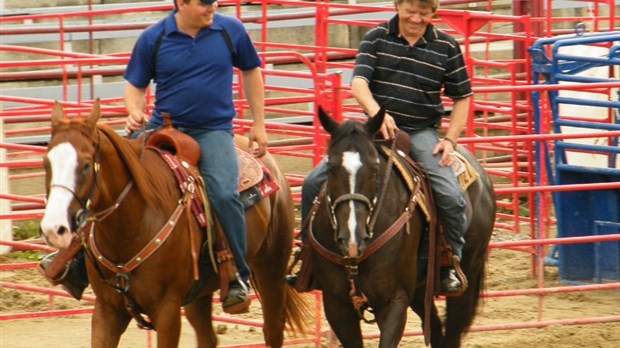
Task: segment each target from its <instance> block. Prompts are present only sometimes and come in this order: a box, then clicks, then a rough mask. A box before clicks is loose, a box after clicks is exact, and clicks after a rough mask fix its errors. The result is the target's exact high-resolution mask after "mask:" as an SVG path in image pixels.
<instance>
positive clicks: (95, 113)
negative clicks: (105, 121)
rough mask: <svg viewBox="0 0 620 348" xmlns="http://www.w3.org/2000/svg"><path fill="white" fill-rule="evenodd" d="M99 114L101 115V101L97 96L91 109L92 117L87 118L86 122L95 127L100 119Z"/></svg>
mask: <svg viewBox="0 0 620 348" xmlns="http://www.w3.org/2000/svg"><path fill="white" fill-rule="evenodd" d="M99 116H101V101H100V100H99V98H97V99H96V100H95V103H94V104H93V108H92V109H91V110H90V117H89V118H88V120H86V123H88V125H89V126H91V127H93V128H94V127H95V125H96V124H97V121H98V120H99Z"/></svg>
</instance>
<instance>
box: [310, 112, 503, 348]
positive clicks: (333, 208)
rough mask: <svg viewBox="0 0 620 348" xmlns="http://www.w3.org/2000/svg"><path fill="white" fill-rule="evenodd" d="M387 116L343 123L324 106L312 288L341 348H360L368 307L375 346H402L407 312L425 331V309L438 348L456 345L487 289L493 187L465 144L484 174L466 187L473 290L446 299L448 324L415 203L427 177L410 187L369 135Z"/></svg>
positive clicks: (466, 265)
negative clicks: (434, 293)
mask: <svg viewBox="0 0 620 348" xmlns="http://www.w3.org/2000/svg"><path fill="white" fill-rule="evenodd" d="M384 115H385V113H384V111H383V110H381V111H380V112H379V114H377V115H376V116H375V117H372V118H370V119H369V120H368V121H367V122H366V123H365V124H363V123H360V122H357V121H353V120H346V121H344V122H342V123H338V122H336V121H335V120H333V119H332V118H330V117H329V116H327V115H326V114H325V112H324V111H323V110H322V109H319V119H320V121H321V124H322V125H323V128H325V130H327V131H328V132H329V133H330V134H331V140H330V142H329V145H328V149H327V166H328V171H327V182H326V186H325V187H324V188H323V190H322V193H321V194H320V195H319V199H318V200H316V201H315V206H314V207H313V209H312V212H311V214H310V221H309V229H308V237H307V239H309V240H310V245H311V248H310V249H311V254H310V257H311V260H310V261H311V262H310V264H311V265H312V269H313V271H312V274H313V279H314V282H315V283H314V284H315V285H316V286H317V288H319V289H321V290H322V291H323V303H324V310H325V314H326V317H327V320H328V322H329V324H330V325H331V327H332V329H333V331H334V332H335V334H336V336H337V337H338V339H339V340H340V342H341V343H342V346H343V347H345V348H351V347H355V348H356V347H362V346H363V342H362V333H361V329H360V322H361V320H364V321H367V322H371V321H373V318H371V317H370V315H369V313H367V312H366V310H368V311H370V312H371V314H372V315H374V320H376V323H377V325H378V327H379V330H380V332H381V334H380V340H379V347H396V346H398V344H399V342H400V340H401V338H402V335H403V331H404V329H405V325H406V321H407V308H408V307H411V309H412V310H413V311H414V312H415V313H417V314H418V315H419V316H420V318H421V319H422V321H423V326H424V324H425V313H426V312H425V310H428V311H429V312H428V318H429V319H428V321H426V324H427V330H425V331H427V332H426V334H427V335H429V336H426V337H427V338H428V339H429V340H430V344H431V345H432V347H446V348H447V347H450V348H454V347H459V346H460V342H461V338H462V336H463V335H464V333H465V332H466V331H467V328H468V327H469V326H470V325H471V324H472V321H473V319H474V317H475V315H476V308H477V306H478V300H479V298H480V293H481V291H482V289H483V282H484V277H485V263H486V253H487V246H488V242H489V240H490V237H491V232H492V229H493V224H494V220H495V198H494V192H493V187H492V184H491V181H490V180H489V178H488V176H487V175H486V174H485V172H484V170H483V168H482V167H481V166H480V165H479V163H478V162H477V160H476V159H475V157H474V156H472V155H471V153H469V152H468V151H467V150H466V149H464V148H463V147H459V150H458V151H459V153H461V154H463V155H464V156H465V157H466V158H467V160H468V161H469V162H470V163H471V165H472V166H473V167H474V168H475V171H477V173H478V174H479V178H478V179H477V180H476V181H475V182H474V183H472V184H471V185H470V186H469V187H468V188H467V190H466V200H467V203H468V211H467V215H468V221H470V225H469V228H468V230H467V233H466V235H465V239H466V241H467V244H466V246H465V249H464V251H463V262H462V264H461V266H462V269H463V271H464V273H465V275H466V276H467V278H468V279H469V288H468V289H467V290H466V291H465V292H464V293H463V294H462V295H461V296H459V297H450V298H447V313H446V319H445V326H444V324H442V322H441V320H440V319H439V316H438V313H437V309H436V307H435V304H434V302H433V301H432V297H431V296H429V295H425V291H426V279H427V278H426V270H427V262H426V259H427V254H428V250H427V249H428V240H427V239H428V229H429V223H428V222H427V218H426V216H425V214H424V213H423V212H422V209H421V208H420V205H419V204H418V201H419V194H420V193H421V192H422V191H423V189H419V186H418V185H419V182H422V181H424V180H426V179H425V178H424V175H425V173H424V172H418V173H416V174H415V178H414V180H413V182H414V183H418V184H416V186H414V189H413V190H411V189H409V186H407V185H406V183H405V180H404V179H403V177H402V176H400V174H398V173H397V171H396V170H395V169H394V168H395V165H392V166H389V167H388V163H390V161H389V160H386V158H385V157H386V156H384V155H382V154H380V151H379V150H378V147H377V140H375V139H373V135H374V134H375V133H376V132H377V131H378V130H379V128H380V126H381V124H382V122H383V118H384ZM392 163H393V162H392ZM426 193H428V192H426ZM423 248H424V249H425V250H422V249H423ZM431 279H432V278H431ZM429 294H431V293H429ZM425 299H426V300H427V301H425ZM425 303H426V304H428V305H427V306H426V305H425ZM429 328H430V334H429V333H428V329H429Z"/></svg>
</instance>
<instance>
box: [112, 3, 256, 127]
mask: <svg viewBox="0 0 620 348" xmlns="http://www.w3.org/2000/svg"><path fill="white" fill-rule="evenodd" d="M175 13H176V10H175V11H173V12H172V13H170V15H168V16H167V17H165V18H163V19H162V20H160V21H159V22H157V23H156V24H154V25H152V26H150V27H148V28H147V29H145V30H144V31H143V32H142V34H141V35H140V37H139V38H138V40H137V41H136V44H135V46H134V49H133V52H132V53H131V58H130V60H129V63H128V64H127V69H126V70H125V74H124V75H123V77H124V78H125V80H127V81H128V82H129V83H131V84H132V85H134V86H136V87H139V88H146V87H147V86H148V85H149V83H150V81H151V79H153V80H154V81H155V83H156V90H155V110H154V111H153V114H152V116H151V121H153V122H154V123H156V124H162V123H163V119H162V117H161V113H162V112H168V113H170V115H171V118H172V122H173V124H174V125H175V126H177V127H191V128H200V129H231V128H232V120H233V118H234V117H235V109H234V106H233V96H232V82H233V70H232V68H233V66H235V67H237V68H239V69H240V70H251V69H253V68H256V67H258V66H260V64H261V60H260V57H259V56H258V54H257V53H256V48H255V47H254V45H253V43H252V41H251V40H250V37H249V36H248V34H247V33H246V31H245V28H244V26H243V24H242V23H241V21H239V20H238V19H237V18H235V17H231V16H225V15H222V14H219V13H216V14H215V16H214V18H213V23H212V24H211V25H210V26H209V27H207V28H203V29H202V30H201V31H200V32H199V33H198V34H197V35H196V37H195V38H192V37H191V36H189V35H187V34H185V33H183V32H181V31H179V30H178V28H177V24H176V21H175V19H174V14H175ZM224 28H226V32H227V33H228V35H229V36H230V38H231V41H232V44H233V46H234V51H235V59H234V60H235V61H233V55H231V52H230V50H229V49H228V46H227V43H226V40H225V39H224V36H223V35H222V33H221V31H222V30H223V29H224ZM162 31H163V32H164V36H163V37H162V39H161V42H160V46H159V51H158V54H157V62H156V64H155V62H154V59H153V51H154V49H155V45H156V41H157V38H158V37H159V36H160V34H161V33H162ZM155 69H156V70H157V71H155Z"/></svg>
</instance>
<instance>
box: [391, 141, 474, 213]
mask: <svg viewBox="0 0 620 348" xmlns="http://www.w3.org/2000/svg"><path fill="white" fill-rule="evenodd" d="M381 149H382V150H383V153H384V155H385V156H390V153H391V150H390V149H389V148H387V147H384V146H382V147H381ZM396 153H397V155H394V158H395V161H394V166H395V167H396V168H397V169H398V172H399V173H400V175H401V177H402V178H403V180H404V181H405V182H406V183H407V187H408V188H409V192H411V191H412V190H413V180H412V178H411V176H412V173H410V172H409V170H408V169H407V166H406V165H405V164H403V163H402V161H406V160H405V159H404V157H403V156H402V155H401V154H400V153H399V152H398V151H396ZM454 159H455V160H454V161H453V163H452V170H454V174H455V175H456V177H457V179H458V180H459V184H460V185H461V188H462V189H463V191H465V190H467V188H468V187H469V185H471V184H472V183H474V182H475V181H476V180H478V176H479V175H478V173H477V172H476V170H475V169H474V167H472V166H471V164H470V163H469V162H468V161H467V160H466V159H465V157H463V155H461V154H460V153H458V152H455V153H454ZM418 205H419V206H420V209H422V211H423V212H424V215H425V216H426V219H427V220H428V221H430V213H429V209H428V203H427V200H426V197H425V196H424V193H422V192H420V194H419V196H418Z"/></svg>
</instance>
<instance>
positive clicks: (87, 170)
mask: <svg viewBox="0 0 620 348" xmlns="http://www.w3.org/2000/svg"><path fill="white" fill-rule="evenodd" d="M90 168H91V164H90V162H86V163H84V167H83V168H82V175H88V173H90Z"/></svg>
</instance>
